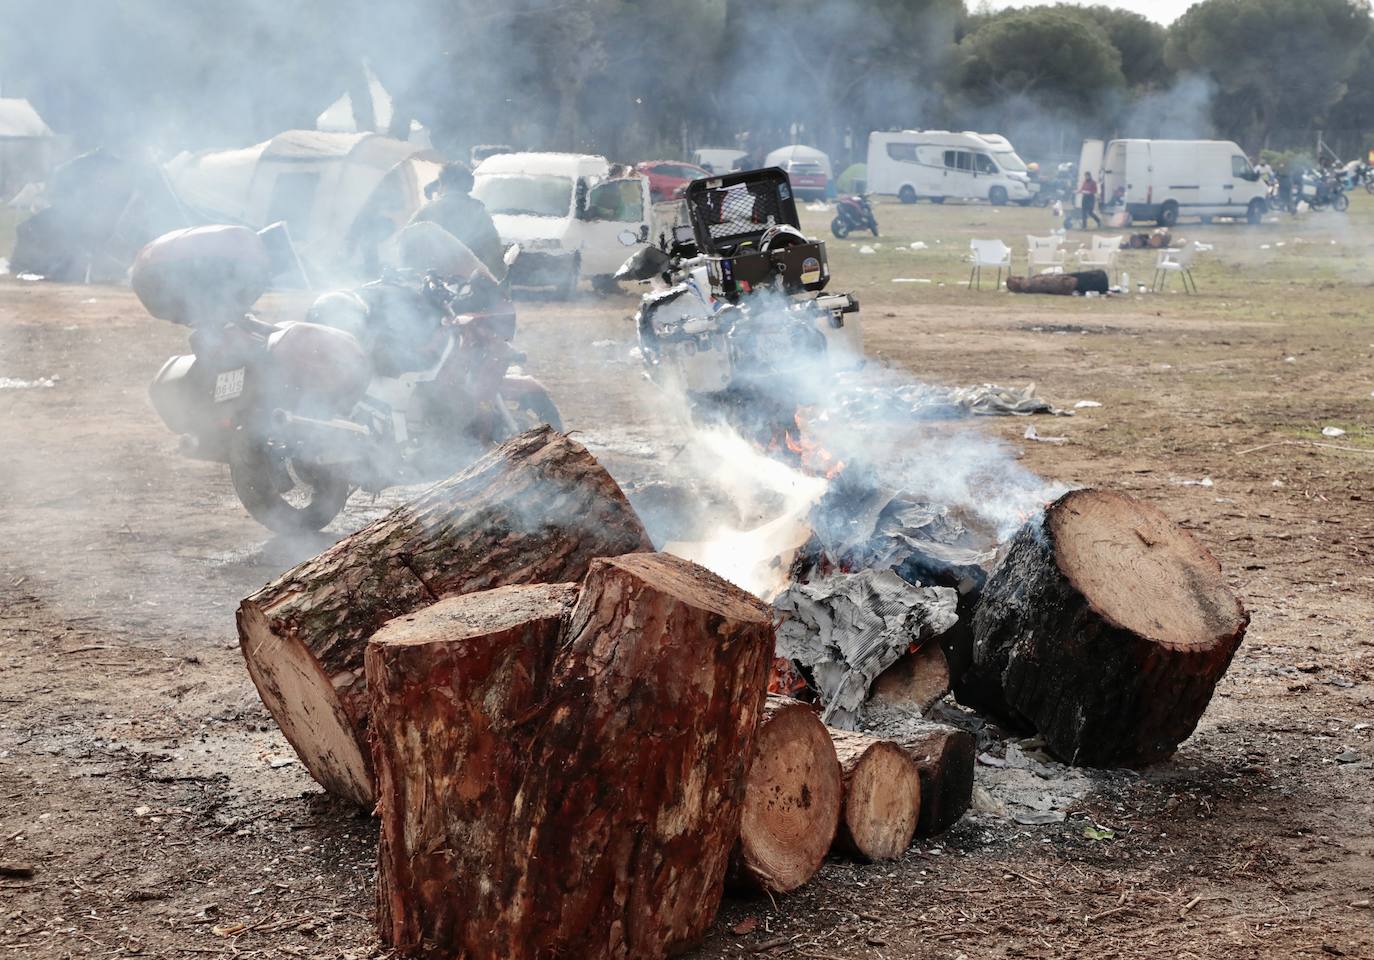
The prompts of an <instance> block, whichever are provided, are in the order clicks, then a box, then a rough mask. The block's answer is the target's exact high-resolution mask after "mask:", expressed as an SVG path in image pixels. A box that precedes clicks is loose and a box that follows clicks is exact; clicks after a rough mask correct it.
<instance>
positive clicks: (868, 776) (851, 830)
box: [830, 729, 921, 860]
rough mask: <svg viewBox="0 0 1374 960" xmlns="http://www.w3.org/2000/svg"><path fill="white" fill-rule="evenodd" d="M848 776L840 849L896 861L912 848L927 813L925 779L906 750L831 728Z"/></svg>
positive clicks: (837, 837)
mask: <svg viewBox="0 0 1374 960" xmlns="http://www.w3.org/2000/svg"><path fill="white" fill-rule="evenodd" d="M830 739H831V741H832V742H833V743H834V744H835V755H836V756H837V757H838V758H839V761H840V771H841V773H842V775H843V778H844V807H843V809H842V811H841V813H840V827H839V831H838V832H837V833H836V834H835V846H836V847H837V848H838V849H840V850H842V851H844V852H845V853H849V854H852V855H854V856H858V857H861V858H863V859H864V860H893V859H895V858H897V857H900V856H901V855H902V853H903V852H904V851H905V850H906V848H907V847H909V846H910V845H911V838H912V837H913V836H915V834H916V823H917V820H918V819H919V815H920V809H921V777H920V774H919V772H918V771H917V769H916V764H915V762H914V761H913V760H912V759H911V756H910V755H909V754H907V753H906V752H905V751H904V750H903V749H902V748H901V747H900V746H898V745H897V744H895V743H893V742H892V741H890V740H882V739H880V738H878V737H871V736H869V735H868V734H864V733H851V732H850V731H847V730H835V729H831V730H830Z"/></svg>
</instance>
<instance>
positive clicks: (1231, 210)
mask: <svg viewBox="0 0 1374 960" xmlns="http://www.w3.org/2000/svg"><path fill="white" fill-rule="evenodd" d="M1078 169H1079V177H1080V180H1081V177H1082V174H1083V172H1090V173H1092V174H1093V175H1094V176H1095V177H1097V182H1098V184H1099V190H1098V197H1099V206H1101V207H1103V208H1104V209H1105V211H1106V212H1107V213H1112V212H1115V211H1116V209H1117V208H1116V207H1114V206H1113V205H1112V199H1113V198H1114V197H1116V196H1118V194H1119V196H1120V197H1121V202H1122V203H1124V204H1125V207H1126V211H1127V212H1128V213H1130V215H1131V219H1132V220H1153V221H1155V222H1156V223H1158V224H1159V225H1160V226H1162V227H1172V226H1173V225H1174V224H1175V223H1177V222H1178V220H1179V218H1180V217H1200V218H1202V219H1203V220H1211V219H1212V218H1213V217H1232V218H1235V219H1241V218H1244V219H1246V220H1248V221H1249V222H1250V223H1259V222H1260V220H1262V219H1263V218H1264V214H1265V213H1266V212H1267V211H1268V210H1269V202H1268V200H1267V196H1268V187H1267V186H1266V185H1265V184H1264V183H1263V182H1261V181H1260V178H1259V175H1258V174H1257V173H1255V170H1254V168H1253V167H1252V166H1251V165H1250V161H1249V159H1247V158H1246V156H1245V151H1244V150H1242V149H1241V148H1240V147H1238V146H1237V145H1236V144H1235V143H1233V142H1231V141H1230V140H1112V141H1111V142H1109V143H1107V144H1105V145H1104V144H1103V142H1102V141H1101V140H1086V141H1084V143H1083V152H1082V155H1081V156H1080V158H1079V164H1078Z"/></svg>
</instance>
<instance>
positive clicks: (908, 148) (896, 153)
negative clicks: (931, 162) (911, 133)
mask: <svg viewBox="0 0 1374 960" xmlns="http://www.w3.org/2000/svg"><path fill="white" fill-rule="evenodd" d="M887 155H888V156H889V157H890V158H891V159H893V160H898V161H901V162H902V163H915V162H916V144H914V143H889V144H888V145H887Z"/></svg>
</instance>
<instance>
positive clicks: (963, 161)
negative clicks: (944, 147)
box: [959, 150, 973, 170]
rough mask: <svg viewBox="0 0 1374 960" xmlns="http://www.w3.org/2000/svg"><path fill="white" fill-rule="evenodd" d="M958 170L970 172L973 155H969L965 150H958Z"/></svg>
mask: <svg viewBox="0 0 1374 960" xmlns="http://www.w3.org/2000/svg"><path fill="white" fill-rule="evenodd" d="M959 169H960V170H972V169H973V154H971V153H969V152H968V151H967V150H960V151H959Z"/></svg>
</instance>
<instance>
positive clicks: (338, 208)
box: [167, 130, 441, 270]
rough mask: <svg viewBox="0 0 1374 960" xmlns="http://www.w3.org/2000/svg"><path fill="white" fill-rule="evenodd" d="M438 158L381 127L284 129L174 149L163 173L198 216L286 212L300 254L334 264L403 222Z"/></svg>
mask: <svg viewBox="0 0 1374 960" xmlns="http://www.w3.org/2000/svg"><path fill="white" fill-rule="evenodd" d="M440 165H441V161H440V159H439V157H438V156H437V155H436V154H435V153H434V152H433V151H431V150H427V149H426V148H424V147H423V146H422V145H420V144H416V143H410V142H408V141H402V140H393V139H391V138H390V137H384V136H381V135H380V134H375V133H330V132H324V131H318V130H288V131H286V132H285V133H280V134H278V135H277V136H275V137H273V138H272V139H271V140H268V141H266V142H264V143H259V144H256V145H254V146H252V147H247V148H244V149H241V150H224V151H216V152H208V153H199V154H182V155H180V156H178V157H176V158H175V159H173V160H172V162H171V163H169V164H168V165H167V177H168V179H169V181H170V182H171V184H172V188H173V189H174V190H175V191H176V194H177V197H178V198H179V199H180V200H181V202H182V204H184V205H185V206H186V208H187V209H188V210H189V211H191V213H192V214H193V216H194V217H195V218H196V219H200V220H204V221H206V222H213V223H236V224H243V225H245V226H249V227H253V228H254V229H260V228H262V227H265V226H267V225H268V224H270V223H275V222H277V221H279V220H280V221H285V222H286V225H287V227H288V229H289V230H290V231H291V238H292V240H293V241H294V242H295V244H296V247H297V249H298V250H299V252H300V254H301V256H302V258H304V259H305V260H306V261H307V262H308V263H310V264H312V265H313V266H314V267H316V268H317V269H324V270H333V269H338V268H342V267H344V266H345V265H347V264H348V263H349V262H350V261H352V262H354V263H356V262H357V261H360V260H361V259H362V258H363V250H362V249H361V246H362V245H365V244H375V243H376V242H379V240H380V239H385V236H387V235H389V234H390V233H391V232H392V231H394V230H395V229H396V228H398V227H401V226H403V225H404V224H405V223H406V221H408V220H409V219H410V216H411V214H413V213H414V212H415V211H416V210H417V209H418V208H419V207H420V205H421V204H422V203H423V202H424V199H425V198H424V188H425V186H426V185H428V184H429V183H431V182H432V181H433V180H434V179H435V178H436V177H438V175H439V168H440Z"/></svg>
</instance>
